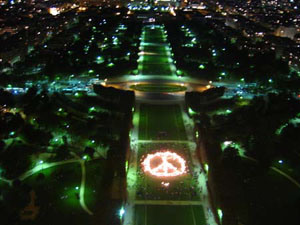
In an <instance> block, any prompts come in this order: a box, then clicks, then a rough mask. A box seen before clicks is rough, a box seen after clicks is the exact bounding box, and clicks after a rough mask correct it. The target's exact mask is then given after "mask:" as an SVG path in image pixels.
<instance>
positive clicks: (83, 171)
mask: <svg viewBox="0 0 300 225" xmlns="http://www.w3.org/2000/svg"><path fill="white" fill-rule="evenodd" d="M79 163H80V166H81V185H80V192H79V202H80V205H81V207H82V208H83V209H84V210H85V211H86V212H87V213H88V214H90V215H93V213H92V211H91V210H89V208H88V207H87V206H86V204H85V201H84V193H85V180H86V168H85V160H80V161H79Z"/></svg>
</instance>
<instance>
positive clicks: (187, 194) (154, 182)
mask: <svg viewBox="0 0 300 225" xmlns="http://www.w3.org/2000/svg"><path fill="white" fill-rule="evenodd" d="M138 149H139V151H138V159H139V162H140V163H141V162H142V161H143V160H144V158H145V156H146V155H147V153H154V152H157V151H164V150H170V151H172V152H176V153H177V154H178V155H180V156H181V157H183V158H184V159H185V161H186V166H187V173H186V174H183V175H181V176H178V177H173V178H157V177H153V176H151V175H149V174H148V173H147V174H145V173H144V171H143V168H142V167H141V165H139V167H138V174H139V176H138V179H137V195H136V199H139V200H184V201H190V200H192V201H194V200H200V196H199V193H198V192H197V191H196V190H197V187H196V180H195V179H193V175H192V174H193V168H192V167H191V165H192V163H191V159H190V154H189V148H188V146H187V144H182V143H142V144H139V148H138ZM161 182H168V183H170V185H169V187H167V188H166V187H164V186H163V185H162V184H161Z"/></svg>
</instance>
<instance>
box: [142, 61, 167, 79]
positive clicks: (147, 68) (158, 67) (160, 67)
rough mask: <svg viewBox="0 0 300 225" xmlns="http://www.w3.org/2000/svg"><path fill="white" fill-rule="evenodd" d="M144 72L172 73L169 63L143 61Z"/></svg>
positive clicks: (147, 73) (150, 73)
mask: <svg viewBox="0 0 300 225" xmlns="http://www.w3.org/2000/svg"><path fill="white" fill-rule="evenodd" d="M143 74H145V75H169V76H171V75H172V71H171V68H170V65H169V64H150V63H146V62H144V63H143Z"/></svg>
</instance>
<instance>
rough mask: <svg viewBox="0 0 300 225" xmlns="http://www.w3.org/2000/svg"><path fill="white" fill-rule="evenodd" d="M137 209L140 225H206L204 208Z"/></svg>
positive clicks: (157, 206) (155, 207)
mask: <svg viewBox="0 0 300 225" xmlns="http://www.w3.org/2000/svg"><path fill="white" fill-rule="evenodd" d="M135 208H136V210H135V224H138V225H157V224H158V225H160V224H163V225H183V224H185V225H206V222H205V216H204V211H203V207H202V206H170V205H137V206H136V207H135ZM158 215H159V216H158Z"/></svg>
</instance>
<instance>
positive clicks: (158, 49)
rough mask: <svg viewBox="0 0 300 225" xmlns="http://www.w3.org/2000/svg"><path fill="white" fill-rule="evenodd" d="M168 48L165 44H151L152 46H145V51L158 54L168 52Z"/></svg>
mask: <svg viewBox="0 0 300 225" xmlns="http://www.w3.org/2000/svg"><path fill="white" fill-rule="evenodd" d="M166 48H167V47H165V46H155V45H150V46H144V52H153V53H157V54H167V53H166Z"/></svg>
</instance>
